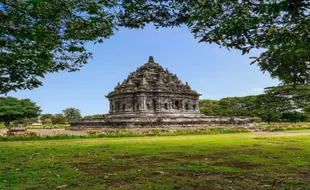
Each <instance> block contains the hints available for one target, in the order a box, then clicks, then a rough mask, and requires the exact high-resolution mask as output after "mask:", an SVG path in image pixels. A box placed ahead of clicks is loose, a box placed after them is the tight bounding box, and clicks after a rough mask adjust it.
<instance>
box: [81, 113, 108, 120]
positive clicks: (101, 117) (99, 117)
mask: <svg viewBox="0 0 310 190" xmlns="http://www.w3.org/2000/svg"><path fill="white" fill-rule="evenodd" d="M103 118H104V114H95V115H87V116H84V117H83V119H103Z"/></svg>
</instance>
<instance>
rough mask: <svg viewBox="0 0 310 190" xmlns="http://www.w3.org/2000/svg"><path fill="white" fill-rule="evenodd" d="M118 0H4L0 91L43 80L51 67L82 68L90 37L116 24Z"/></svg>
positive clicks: (0, 12)
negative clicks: (116, 4) (115, 8)
mask: <svg viewBox="0 0 310 190" xmlns="http://www.w3.org/2000/svg"><path fill="white" fill-rule="evenodd" d="M115 3H116V1H114V0H73V1H67V0H27V1H17V0H1V1H0V94H1V93H4V94H5V93H7V92H9V91H12V90H15V91H16V90H18V89H33V88H37V87H38V86H40V85H42V82H41V78H43V77H44V76H45V75H46V74H47V73H52V72H58V71H63V70H67V71H69V72H72V71H77V70H79V68H80V67H81V66H83V65H84V64H86V63H87V59H88V58H90V57H91V56H92V54H91V53H90V52H88V51H87V50H86V49H85V43H87V42H88V41H94V42H95V43H96V42H102V41H103V39H105V38H109V37H110V36H111V35H113V31H114V29H115V17H116V15H115V13H114V12H115V11H114V9H113V7H114V6H115Z"/></svg>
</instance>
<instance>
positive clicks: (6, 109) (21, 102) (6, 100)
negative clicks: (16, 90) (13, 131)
mask: <svg viewBox="0 0 310 190" xmlns="http://www.w3.org/2000/svg"><path fill="white" fill-rule="evenodd" d="M40 112H41V110H40V107H39V106H37V105H36V104H35V103H34V102H32V101H31V100H30V99H17V98H13V97H0V122H4V123H5V126H6V127H9V125H10V122H11V121H14V120H20V119H24V118H33V117H37V116H39V114H40Z"/></svg>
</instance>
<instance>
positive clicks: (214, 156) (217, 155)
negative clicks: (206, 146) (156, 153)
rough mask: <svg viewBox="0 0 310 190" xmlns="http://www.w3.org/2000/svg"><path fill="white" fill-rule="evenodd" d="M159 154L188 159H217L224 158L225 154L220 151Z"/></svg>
mask: <svg viewBox="0 0 310 190" xmlns="http://www.w3.org/2000/svg"><path fill="white" fill-rule="evenodd" d="M161 155H162V156H164V157H170V158H175V159H182V160H189V161H217V160H223V159H224V158H225V155H224V154H222V153H214V154H211V155H209V154H197V155H190V154H184V153H182V152H164V153H163V154H161Z"/></svg>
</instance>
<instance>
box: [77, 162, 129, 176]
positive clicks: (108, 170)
mask: <svg viewBox="0 0 310 190" xmlns="http://www.w3.org/2000/svg"><path fill="white" fill-rule="evenodd" d="M72 166H73V167H75V168H77V170H78V171H81V172H83V173H85V174H87V175H89V176H101V175H107V174H113V173H115V172H119V171H126V170H130V169H132V168H133V167H132V166H123V165H120V166H116V165H107V166H100V165H94V164H85V163H84V164H82V165H81V164H79V163H75V164H73V165H72Z"/></svg>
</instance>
